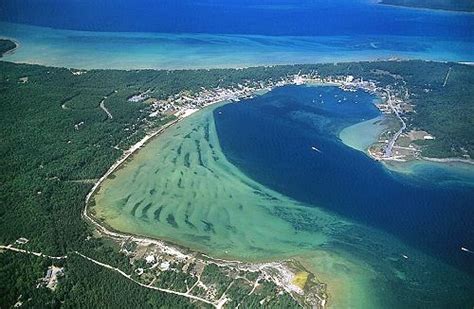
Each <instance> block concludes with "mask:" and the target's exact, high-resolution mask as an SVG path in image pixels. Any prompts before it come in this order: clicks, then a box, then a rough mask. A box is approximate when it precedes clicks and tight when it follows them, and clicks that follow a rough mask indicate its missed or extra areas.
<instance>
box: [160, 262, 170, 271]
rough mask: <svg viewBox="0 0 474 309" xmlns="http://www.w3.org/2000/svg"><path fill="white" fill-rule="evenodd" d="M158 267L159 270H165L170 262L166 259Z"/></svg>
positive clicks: (168, 267)
mask: <svg viewBox="0 0 474 309" xmlns="http://www.w3.org/2000/svg"><path fill="white" fill-rule="evenodd" d="M159 268H160V270H161V271H167V270H168V269H170V262H168V261H165V262H162V263H161V264H160V266H159Z"/></svg>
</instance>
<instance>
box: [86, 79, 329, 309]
mask: <svg viewBox="0 0 474 309" xmlns="http://www.w3.org/2000/svg"><path fill="white" fill-rule="evenodd" d="M272 89H273V87H270V88H268V87H267V88H263V89H258V90H255V91H253V93H252V97H253V96H254V95H262V94H264V93H266V92H268V91H271V90H272ZM233 102H235V101H234V100H232V99H229V100H216V101H213V102H209V103H207V104H206V105H205V106H204V107H202V108H200V109H185V110H184V111H179V112H178V113H176V114H175V115H176V116H177V119H175V120H173V121H171V122H169V123H167V124H165V125H163V126H162V127H161V128H159V129H157V130H155V131H153V132H151V133H149V134H147V135H145V137H143V138H142V139H141V140H140V141H139V142H137V143H135V144H134V145H132V146H131V147H130V148H129V149H127V150H126V151H124V154H123V155H122V156H121V157H120V158H119V159H118V160H117V161H116V162H115V163H114V164H113V165H112V166H111V167H110V168H109V169H108V170H107V172H106V173H105V174H104V175H103V176H102V177H101V178H99V180H98V181H97V182H96V183H95V184H94V186H93V187H92V189H91V190H90V191H89V193H88V194H87V196H86V199H85V206H84V210H83V212H82V217H83V218H84V219H85V221H88V222H89V223H91V224H92V225H93V226H94V227H95V228H96V230H97V231H98V232H99V233H100V234H102V235H105V236H107V237H110V238H112V239H114V240H121V241H132V242H135V243H137V244H142V245H154V246H156V247H158V248H159V250H160V251H161V252H164V253H165V254H169V255H172V256H175V257H176V258H177V259H186V258H189V257H191V256H192V255H195V256H196V258H197V259H200V260H202V261H204V262H206V261H207V262H210V263H214V264H216V265H219V266H222V267H234V268H237V269H239V270H247V271H261V272H262V273H263V274H265V275H266V277H267V278H269V279H270V280H271V281H272V282H273V283H274V284H276V285H277V286H279V287H280V288H282V289H283V290H285V291H286V292H288V293H289V295H290V296H291V297H292V298H293V299H294V300H295V301H297V299H296V298H295V295H294V294H296V295H298V296H300V297H303V299H305V298H304V295H305V293H306V292H305V291H304V290H303V289H301V288H300V287H298V286H297V285H296V284H295V283H293V279H294V277H295V276H296V274H297V273H298V272H299V271H305V272H307V273H309V274H312V275H313V276H315V275H316V274H314V273H312V272H311V271H310V270H308V269H307V268H306V267H303V266H302V265H300V267H299V268H298V267H296V266H295V264H296V263H298V262H297V261H298V260H297V259H296V256H289V257H287V258H283V259H272V258H268V259H261V260H237V259H227V258H216V257H212V256H210V255H208V254H206V253H205V252H203V251H201V250H198V249H193V248H190V247H186V246H184V245H180V244H177V243H174V242H172V241H170V240H166V239H160V238H154V237H149V236H144V235H138V234H133V233H124V232H121V231H117V230H115V229H114V228H112V227H110V226H108V225H107V224H106V223H105V222H101V221H100V220H99V219H97V218H95V217H94V215H93V214H89V208H90V207H89V206H90V204H91V198H92V197H93V196H94V194H95V193H96V192H97V191H98V190H99V189H100V187H101V185H102V183H103V182H104V181H105V180H106V179H107V178H108V177H109V176H110V175H112V174H113V173H114V172H115V171H116V170H118V169H120V168H121V167H122V165H123V164H125V163H126V162H127V160H128V159H129V158H131V157H132V156H133V155H134V154H136V153H137V152H138V151H139V150H140V149H141V148H142V147H144V146H145V145H146V144H147V143H148V142H150V141H151V140H152V139H153V138H155V137H158V136H159V135H161V134H162V133H163V132H164V131H165V130H166V129H169V128H170V127H172V126H174V125H176V124H178V123H179V122H180V121H182V120H184V119H186V118H187V117H189V116H190V115H192V114H194V113H195V112H198V111H201V110H202V109H205V108H207V107H209V106H211V105H216V104H220V103H222V104H229V103H233ZM275 273H276V274H275ZM319 283H320V282H319ZM311 296H313V297H316V298H317V299H318V301H317V303H316V304H313V305H315V306H318V307H316V308H325V307H326V304H327V302H328V299H329V297H330V296H329V295H328V293H327V291H325V292H324V294H322V295H318V294H316V293H314V294H311ZM297 302H298V303H300V305H302V304H305V302H304V301H302V302H299V301H297Z"/></svg>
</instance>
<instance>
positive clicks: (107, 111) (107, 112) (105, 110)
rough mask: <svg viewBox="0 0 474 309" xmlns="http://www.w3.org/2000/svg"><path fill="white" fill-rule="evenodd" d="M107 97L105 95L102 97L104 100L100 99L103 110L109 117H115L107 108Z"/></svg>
mask: <svg viewBox="0 0 474 309" xmlns="http://www.w3.org/2000/svg"><path fill="white" fill-rule="evenodd" d="M106 99H107V97H104V98H103V99H102V101H100V104H99V105H100V108H102V110H103V111H104V112H105V113H106V114H107V117H109V119H113V118H114V117H113V116H112V114H111V113H110V112H109V110H108V109H107V107H105V100H106Z"/></svg>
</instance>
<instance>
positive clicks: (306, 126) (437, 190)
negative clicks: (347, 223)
mask: <svg viewBox="0 0 474 309" xmlns="http://www.w3.org/2000/svg"><path fill="white" fill-rule="evenodd" d="M335 95H337V97H335ZM343 97H347V100H343ZM372 99H373V97H371V96H370V95H369V94H367V93H364V92H361V91H359V92H357V93H356V94H353V93H347V92H343V91H342V90H340V89H338V88H335V87H301V86H300V87H297V86H287V87H282V88H277V89H275V90H274V91H272V92H270V93H268V94H266V95H264V96H261V97H257V98H254V99H252V100H249V101H245V102H243V103H238V104H228V105H225V106H222V107H219V108H218V109H216V111H215V119H216V120H215V122H216V127H217V132H218V136H219V140H220V143H221V146H222V149H223V152H224V153H225V155H226V156H227V158H228V159H229V160H230V161H231V162H232V163H233V164H235V165H236V166H237V167H239V168H240V169H241V170H242V171H243V172H244V173H246V174H247V175H249V176H250V177H252V178H253V179H255V180H257V181H258V182H260V183H262V184H264V185H266V186H268V187H270V188H272V189H275V190H276V191H279V192H281V193H283V194H285V195H287V196H290V197H293V198H295V199H296V200H299V201H302V202H307V203H309V204H310V205H316V206H319V207H322V208H324V209H326V210H329V211H331V212H335V213H338V214H340V215H342V216H343V217H345V218H349V219H351V220H355V221H357V222H360V223H363V224H365V225H369V226H372V227H376V228H378V229H381V230H383V231H385V232H388V233H390V234H392V235H395V236H397V237H399V238H400V239H401V240H402V241H404V242H405V243H407V244H409V245H411V246H412V247H415V248H417V249H419V250H421V251H423V252H425V253H427V254H428V255H431V256H433V257H436V258H439V259H441V260H443V261H445V262H446V263H449V264H451V265H453V266H455V267H457V268H458V269H460V270H462V271H463V272H467V273H470V274H471V275H472V274H474V254H469V253H466V252H463V251H461V250H460V248H461V246H464V247H467V248H471V249H472V248H474V228H473V223H474V207H473V206H474V186H472V183H471V184H464V185H463V184H462V183H459V182H457V183H453V182H447V181H445V182H440V180H443V178H444V180H449V179H448V178H449V173H447V174H446V173H445V172H444V173H438V174H436V173H437V172H436V170H432V171H431V173H432V174H431V175H429V176H430V177H428V179H431V180H429V181H427V180H426V179H425V178H416V177H408V176H403V175H401V174H397V173H394V172H391V171H389V170H388V169H386V168H385V167H384V166H383V165H382V164H381V163H379V162H376V161H374V160H372V159H370V158H369V157H368V156H367V155H365V154H364V153H362V152H360V151H357V150H354V149H352V148H349V147H348V146H346V145H344V144H343V143H342V142H341V141H340V140H339V139H338V138H337V136H338V134H337V133H338V132H339V130H340V129H341V128H342V127H344V126H347V125H349V124H353V123H357V122H360V121H362V120H366V119H371V118H374V117H376V116H377V115H378V113H379V112H378V111H377V110H376V108H375V107H374V105H373V104H372ZM322 100H323V101H324V103H321V101H322ZM339 100H341V102H338V101H339ZM313 146H314V147H316V148H318V149H319V150H320V151H321V152H317V151H314V150H312V148H311V147H313ZM427 172H429V171H426V170H425V173H427ZM425 176H426V175H425ZM435 180H436V181H435Z"/></svg>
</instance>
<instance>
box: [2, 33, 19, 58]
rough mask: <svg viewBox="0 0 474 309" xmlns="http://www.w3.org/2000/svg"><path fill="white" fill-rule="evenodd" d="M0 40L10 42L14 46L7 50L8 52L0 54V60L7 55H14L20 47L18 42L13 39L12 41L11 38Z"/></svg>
mask: <svg viewBox="0 0 474 309" xmlns="http://www.w3.org/2000/svg"><path fill="white" fill-rule="evenodd" d="M0 40H7V41H10V42H12V43H13V44H15V47H13V48H12V49H9V50H7V51H4V52H3V53H2V54H0V58H2V57H4V56H8V55H12V54H14V53H15V52H16V50H17V49H19V48H20V47H21V45H20V42H18V41H17V40H15V39H12V38H9V37H3V36H0Z"/></svg>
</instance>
